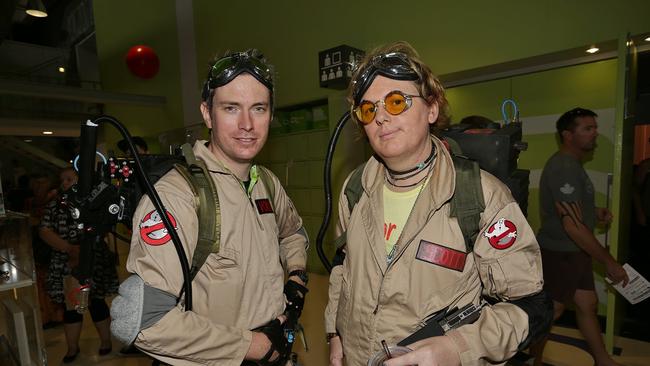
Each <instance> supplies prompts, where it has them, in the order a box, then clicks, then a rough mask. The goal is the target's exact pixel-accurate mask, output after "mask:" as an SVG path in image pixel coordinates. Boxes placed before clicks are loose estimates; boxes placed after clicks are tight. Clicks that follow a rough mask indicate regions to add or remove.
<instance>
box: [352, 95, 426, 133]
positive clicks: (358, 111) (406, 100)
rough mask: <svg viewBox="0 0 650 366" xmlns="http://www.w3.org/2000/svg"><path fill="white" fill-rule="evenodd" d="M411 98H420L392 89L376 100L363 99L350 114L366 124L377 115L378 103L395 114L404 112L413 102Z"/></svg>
mask: <svg viewBox="0 0 650 366" xmlns="http://www.w3.org/2000/svg"><path fill="white" fill-rule="evenodd" d="M413 98H422V97H421V96H419V95H410V94H405V93H403V92H401V91H399V90H393V91H392V92H390V93H388V94H386V96H385V97H384V99H382V100H378V101H376V102H374V103H373V102H371V101H369V100H363V101H361V103H359V105H358V106H356V107H355V108H353V109H352V114H353V115H354V117H355V118H356V120H357V121H359V122H360V123H361V124H364V125H367V124H369V123H371V122H372V121H374V119H375V116H376V115H377V108H378V104H382V105H383V106H384V109H386V112H388V113H390V114H392V115H393V116H396V115H398V114H402V113H404V112H405V111H406V110H407V109H409V108H410V107H411V105H412V104H413Z"/></svg>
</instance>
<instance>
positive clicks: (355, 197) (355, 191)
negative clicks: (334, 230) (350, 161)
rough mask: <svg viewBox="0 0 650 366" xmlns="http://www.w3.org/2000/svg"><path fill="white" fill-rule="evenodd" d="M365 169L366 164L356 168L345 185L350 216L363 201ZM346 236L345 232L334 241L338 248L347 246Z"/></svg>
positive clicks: (344, 192) (344, 190) (344, 191)
mask: <svg viewBox="0 0 650 366" xmlns="http://www.w3.org/2000/svg"><path fill="white" fill-rule="evenodd" d="M365 167H366V163H365V162H364V163H363V164H361V165H359V166H358V167H356V169H354V170H353V171H352V174H350V179H348V183H347V184H346V185H345V188H343V194H345V198H346V199H347V200H348V210H349V212H350V214H352V210H353V209H354V206H356V204H357V202H359V200H360V199H361V195H362V194H363V185H362V184H361V177H362V176H363V169H364V168H365ZM346 234H347V231H344V232H342V233H341V235H340V236H339V237H338V238H336V239H335V240H334V245H335V246H336V248H341V247H342V246H343V245H345V240H346Z"/></svg>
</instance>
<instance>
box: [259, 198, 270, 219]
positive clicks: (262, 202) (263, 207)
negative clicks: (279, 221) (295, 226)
mask: <svg viewBox="0 0 650 366" xmlns="http://www.w3.org/2000/svg"><path fill="white" fill-rule="evenodd" d="M255 206H257V212H259V213H260V215H264V214H268V213H273V206H272V205H271V201H269V200H268V198H262V199H259V200H255Z"/></svg>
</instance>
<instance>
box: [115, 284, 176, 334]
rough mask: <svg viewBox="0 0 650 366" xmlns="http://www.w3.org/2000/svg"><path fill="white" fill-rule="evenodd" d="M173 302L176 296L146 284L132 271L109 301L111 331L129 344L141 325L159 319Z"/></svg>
mask: <svg viewBox="0 0 650 366" xmlns="http://www.w3.org/2000/svg"><path fill="white" fill-rule="evenodd" d="M176 303H177V300H176V297H175V296H173V295H171V294H169V293H167V292H165V291H162V290H159V289H157V288H154V287H151V286H148V285H147V284H145V283H144V281H143V280H142V278H141V277H140V276H138V275H132V276H130V277H129V278H127V279H126V280H125V281H124V282H122V284H121V285H120V289H119V291H118V295H117V297H115V299H114V300H113V302H112V303H111V318H112V321H111V333H113V335H114V336H115V338H117V339H119V340H120V341H121V342H122V343H124V344H125V345H130V344H132V343H133V342H134V341H135V338H136V337H137V336H138V333H140V331H141V330H142V329H146V328H148V327H150V326H152V325H154V324H155V323H156V322H158V320H160V319H161V318H162V317H163V316H165V314H167V313H168V312H169V311H170V310H172V309H173V308H174V307H175V306H176Z"/></svg>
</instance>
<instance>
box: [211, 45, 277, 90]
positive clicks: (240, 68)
mask: <svg viewBox="0 0 650 366" xmlns="http://www.w3.org/2000/svg"><path fill="white" fill-rule="evenodd" d="M245 72H246V73H249V74H251V75H252V76H253V77H254V78H255V79H257V81H259V82H260V83H262V84H264V86H266V87H267V88H268V89H269V90H270V91H271V92H273V72H272V71H271V68H270V67H269V66H268V65H267V64H266V63H264V61H262V60H261V59H259V58H257V57H255V56H253V55H251V54H250V52H238V53H235V54H232V55H230V56H226V57H223V58H221V59H219V60H217V62H215V63H214V65H212V68H210V72H209V73H208V79H207V80H206V82H205V87H204V90H203V92H204V99H206V98H207V95H205V93H208V94H209V92H210V90H212V89H215V88H218V87H220V86H224V85H226V84H228V83H229V82H231V81H232V80H233V79H234V78H236V77H237V76H239V75H240V74H242V73H245Z"/></svg>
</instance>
